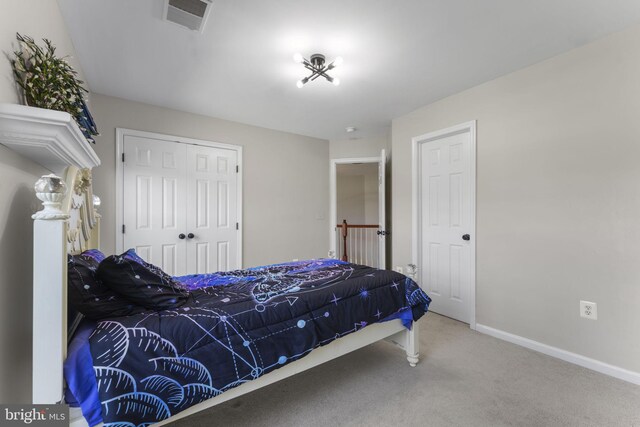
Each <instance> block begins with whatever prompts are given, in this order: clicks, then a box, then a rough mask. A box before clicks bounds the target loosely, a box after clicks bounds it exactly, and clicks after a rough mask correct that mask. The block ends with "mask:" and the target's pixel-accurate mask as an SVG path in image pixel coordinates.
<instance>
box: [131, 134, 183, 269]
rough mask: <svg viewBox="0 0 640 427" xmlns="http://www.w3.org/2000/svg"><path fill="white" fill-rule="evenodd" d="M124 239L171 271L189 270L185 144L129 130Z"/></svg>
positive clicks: (147, 258)
mask: <svg viewBox="0 0 640 427" xmlns="http://www.w3.org/2000/svg"><path fill="white" fill-rule="evenodd" d="M123 153H124V159H126V161H125V167H124V179H123V184H124V192H123V196H124V199H123V210H124V212H123V215H124V223H123V229H122V232H123V234H124V235H123V242H124V249H125V250H126V249H129V248H134V249H135V250H136V252H137V253H138V254H139V255H140V256H141V257H142V258H143V259H144V260H146V261H147V262H150V263H152V264H154V265H157V266H159V267H160V268H162V269H163V270H164V271H166V272H167V273H168V274H170V275H181V274H186V271H187V265H186V261H187V258H186V245H187V241H186V239H180V238H179V235H180V234H181V233H184V230H185V223H184V220H185V217H186V211H187V205H186V203H187V197H186V194H187V179H186V176H185V173H184V171H185V167H186V148H185V145H184V144H176V143H175V142H167V141H161V140H155V139H148V138H139V137H135V136H129V135H127V136H125V138H124V145H123Z"/></svg>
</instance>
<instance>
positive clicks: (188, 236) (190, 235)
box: [187, 233, 196, 239]
mask: <svg viewBox="0 0 640 427" xmlns="http://www.w3.org/2000/svg"><path fill="white" fill-rule="evenodd" d="M194 237H196V235H195V234H193V233H189V234H187V238H189V239H193V238H194Z"/></svg>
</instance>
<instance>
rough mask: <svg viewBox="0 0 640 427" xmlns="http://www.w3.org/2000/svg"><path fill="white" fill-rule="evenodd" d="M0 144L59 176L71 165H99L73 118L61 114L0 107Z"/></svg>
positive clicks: (59, 112)
mask: <svg viewBox="0 0 640 427" xmlns="http://www.w3.org/2000/svg"><path fill="white" fill-rule="evenodd" d="M0 144H2V145H5V146H7V147H9V148H10V149H12V150H13V151H16V152H18V153H20V154H22V155H23V156H24V157H27V158H29V159H31V160H33V161H34V162H36V163H39V164H40V165H42V166H44V167H45V168H47V169H48V170H50V171H51V172H54V173H58V174H60V173H62V171H64V169H65V168H66V167H67V166H70V165H73V166H77V167H79V168H94V167H96V166H99V165H100V159H99V158H98V156H97V155H96V153H95V151H93V147H91V144H90V143H89V142H88V141H87V140H86V139H85V137H84V135H83V134H82V132H81V131H80V128H79V127H78V125H77V124H76V122H75V120H74V119H73V117H71V115H70V114H69V113H65V112H62V111H53V110H45V109H43V108H35V107H28V106H26V105H18V104H0Z"/></svg>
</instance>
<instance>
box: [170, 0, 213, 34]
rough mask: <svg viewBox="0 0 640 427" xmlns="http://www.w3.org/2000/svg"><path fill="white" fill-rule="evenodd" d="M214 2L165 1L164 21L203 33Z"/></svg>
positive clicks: (208, 0) (194, 0) (193, 0)
mask: <svg viewBox="0 0 640 427" xmlns="http://www.w3.org/2000/svg"><path fill="white" fill-rule="evenodd" d="M212 2H213V0H165V8H164V10H165V12H164V19H166V20H167V21H169V22H173V23H176V24H178V25H181V26H183V27H186V28H188V29H190V30H193V31H199V32H202V30H203V29H204V25H205V24H206V22H207V17H208V16H209V12H210V11H211V3H212Z"/></svg>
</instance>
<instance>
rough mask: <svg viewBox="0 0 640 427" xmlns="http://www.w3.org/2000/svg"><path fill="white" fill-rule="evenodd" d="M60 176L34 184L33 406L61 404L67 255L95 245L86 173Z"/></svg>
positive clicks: (96, 221) (95, 219)
mask: <svg viewBox="0 0 640 427" xmlns="http://www.w3.org/2000/svg"><path fill="white" fill-rule="evenodd" d="M63 175H64V177H58V176H56V175H53V174H51V175H45V176H43V177H42V178H40V180H38V182H37V183H36V185H35V188H36V196H37V197H38V198H39V199H40V200H41V201H42V202H43V203H42V204H43V205H44V209H43V210H41V211H39V212H37V213H36V214H34V215H33V219H34V220H35V222H34V230H33V403H43V404H51V403H55V402H60V401H61V400H62V395H63V387H64V380H63V372H62V369H63V362H64V360H65V357H66V353H67V254H75V253H80V252H82V251H84V250H87V249H92V248H96V249H97V248H98V247H99V244H100V237H99V236H100V215H99V214H98V213H97V212H96V211H95V206H94V197H93V191H92V188H91V170H90V169H78V168H77V167H75V166H69V167H67V168H66V170H65V172H64V174H63ZM62 183H64V184H62Z"/></svg>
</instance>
